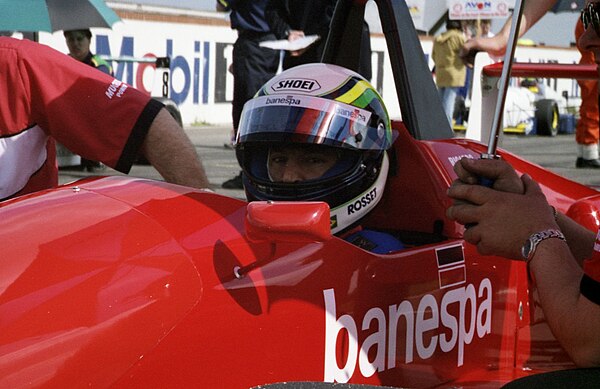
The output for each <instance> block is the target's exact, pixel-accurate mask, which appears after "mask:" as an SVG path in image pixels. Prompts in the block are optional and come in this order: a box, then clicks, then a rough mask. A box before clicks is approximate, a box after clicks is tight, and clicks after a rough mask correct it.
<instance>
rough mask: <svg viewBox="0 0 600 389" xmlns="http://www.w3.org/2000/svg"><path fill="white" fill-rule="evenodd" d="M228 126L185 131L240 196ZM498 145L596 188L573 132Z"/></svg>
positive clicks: (143, 173)
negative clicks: (580, 163)
mask: <svg viewBox="0 0 600 389" xmlns="http://www.w3.org/2000/svg"><path fill="white" fill-rule="evenodd" d="M230 128H231V126H204V127H186V129H185V130H186V133H187V134H188V136H189V137H190V139H191V140H192V142H193V144H194V145H195V147H196V150H197V152H198V155H199V156H200V157H201V158H202V162H203V165H204V168H205V170H206V173H207V175H208V179H209V182H210V184H211V187H212V189H213V190H214V191H215V192H217V193H220V194H223V195H226V196H231V197H236V198H242V199H244V198H245V197H244V191H243V190H237V189H236V190H232V189H223V188H221V184H222V183H223V182H224V181H226V180H228V179H230V178H232V177H234V176H235V175H236V174H238V173H239V171H240V168H239V166H238V163H237V160H236V158H235V152H234V151H233V150H232V149H230V148H226V147H224V145H225V144H226V143H227V142H228V141H229V131H230ZM499 144H500V146H499V147H500V148H502V149H505V150H508V151H510V152H512V153H514V154H516V155H518V156H520V157H523V158H525V159H526V160H529V161H531V162H534V163H537V164H538V165H541V166H543V167H545V168H547V169H549V170H551V171H553V172H555V173H558V174H560V175H562V176H564V177H567V178H569V179H571V180H574V181H577V182H580V183H582V184H585V185H588V186H592V187H594V188H596V189H599V190H600V169H599V170H594V169H577V168H575V159H576V147H575V135H574V134H563V135H558V136H556V137H542V136H520V135H512V134H503V135H502V137H501V139H500V142H499ZM118 174H121V173H119V172H117V171H115V170H113V169H110V168H106V169H105V170H103V171H99V172H93V173H89V172H83V171H78V170H75V169H71V168H62V169H61V170H60V174H59V180H60V183H61V184H64V183H69V182H72V181H75V180H78V179H80V178H83V177H87V176H90V175H118ZM129 175H130V176H136V177H143V178H150V179H157V180H161V179H162V178H161V177H160V175H159V174H158V172H157V171H156V170H155V169H154V168H153V167H151V166H147V165H135V166H134V167H133V168H132V170H131V172H130V173H129Z"/></svg>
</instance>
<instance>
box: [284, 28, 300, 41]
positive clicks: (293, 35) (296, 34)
mask: <svg viewBox="0 0 600 389" xmlns="http://www.w3.org/2000/svg"><path fill="white" fill-rule="evenodd" d="M303 37H304V31H300V30H290V32H289V33H288V37H287V39H288V41H290V42H291V41H295V40H296V39H300V38H303Z"/></svg>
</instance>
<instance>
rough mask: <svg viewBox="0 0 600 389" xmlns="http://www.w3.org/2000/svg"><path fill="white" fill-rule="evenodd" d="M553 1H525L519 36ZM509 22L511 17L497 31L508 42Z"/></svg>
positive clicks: (538, 18) (542, 14) (540, 16)
mask: <svg viewBox="0 0 600 389" xmlns="http://www.w3.org/2000/svg"><path fill="white" fill-rule="evenodd" d="M555 3H556V0H539V1H525V5H524V6H523V7H524V8H523V15H522V17H521V24H520V26H519V36H522V35H523V34H525V33H526V32H527V31H528V30H529V29H530V28H531V27H532V26H533V25H534V24H535V23H537V21H538V20H540V19H541V18H542V16H544V15H545V14H546V12H548V10H549V9H550V8H551V7H552V6H553V5H554V4H555ZM511 24H512V18H509V19H508V21H507V22H506V23H505V24H504V26H503V27H502V30H500V32H499V35H502V36H503V37H505V42H508V37H509V35H510V27H511Z"/></svg>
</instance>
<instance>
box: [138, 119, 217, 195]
mask: <svg viewBox="0 0 600 389" xmlns="http://www.w3.org/2000/svg"><path fill="white" fill-rule="evenodd" d="M142 153H143V154H144V155H145V157H146V158H147V159H148V161H149V162H150V163H151V164H152V166H154V168H156V170H157V171H158V172H159V173H160V174H161V175H162V176H163V178H164V179H165V181H167V182H171V183H174V184H179V185H185V186H191V187H194V188H208V187H209V184H208V179H207V177H206V173H205V172H204V168H203V167H202V164H201V162H200V160H199V158H198V155H197V154H196V150H195V148H194V146H193V145H192V143H191V142H190V140H189V138H188V137H187V135H186V134H185V132H184V131H183V129H182V128H181V127H180V126H179V125H178V124H177V122H176V121H175V120H174V119H173V118H172V117H171V115H170V114H169V112H168V111H167V110H166V109H165V108H163V109H162V110H161V111H160V112H159V113H158V115H157V116H156V118H155V119H154V121H153V122H152V125H151V126H150V129H149V130H148V134H147V136H146V139H145V141H144V144H143V145H142Z"/></svg>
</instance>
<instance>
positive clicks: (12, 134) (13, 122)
mask: <svg viewBox="0 0 600 389" xmlns="http://www.w3.org/2000/svg"><path fill="white" fill-rule="evenodd" d="M0 102H2V108H0V166H1V167H2V168H1V170H0V200H1V199H6V198H9V197H12V196H15V195H21V194H25V193H29V192H33V191H36V190H41V189H46V188H50V187H54V186H56V185H57V184H58V168H57V163H56V158H55V148H54V147H55V146H54V139H56V140H57V141H59V142H60V143H62V144H63V145H65V146H66V147H67V148H69V149H70V150H71V151H73V152H74V153H76V154H79V155H82V156H83V157H85V158H87V159H92V160H96V161H101V162H103V163H104V164H106V165H108V166H110V167H112V168H114V169H117V170H119V171H121V172H123V173H128V172H129V170H130V169H131V165H132V164H133V162H134V161H135V159H136V158H137V153H138V150H139V148H140V146H141V145H142V143H143V141H144V139H145V136H146V134H147V132H148V129H149V128H150V125H151V123H152V121H153V120H154V118H155V117H156V115H157V114H158V112H159V111H160V109H161V108H162V107H163V105H162V104H161V103H159V102H157V101H156V100H153V99H152V98H151V97H150V96H147V95H145V94H143V93H142V92H140V91H138V90H136V89H134V88H133V87H131V86H129V85H127V84H125V83H123V82H121V81H118V80H116V79H115V78H113V77H111V76H109V75H107V74H104V73H102V72H99V71H97V70H96V69H93V68H91V67H89V66H88V65H86V64H83V63H80V62H79V61H76V60H74V59H72V58H70V57H69V56H67V55H65V54H62V53H60V52H58V51H55V50H53V49H51V48H50V47H48V46H44V45H40V44H37V43H34V42H31V41H28V40H18V39H13V38H8V37H0Z"/></svg>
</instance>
